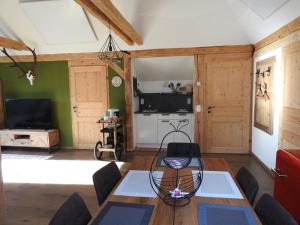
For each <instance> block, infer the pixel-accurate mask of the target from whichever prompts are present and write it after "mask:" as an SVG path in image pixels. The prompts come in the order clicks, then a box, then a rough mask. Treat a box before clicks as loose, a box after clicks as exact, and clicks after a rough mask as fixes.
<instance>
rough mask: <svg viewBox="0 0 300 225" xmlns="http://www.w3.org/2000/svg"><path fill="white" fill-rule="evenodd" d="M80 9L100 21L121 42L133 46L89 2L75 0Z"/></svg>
mask: <svg viewBox="0 0 300 225" xmlns="http://www.w3.org/2000/svg"><path fill="white" fill-rule="evenodd" d="M75 2H77V3H78V4H79V5H80V6H81V7H82V8H84V9H85V10H86V11H88V12H89V13H91V14H92V15H93V16H94V17H96V18H97V19H98V20H100V21H101V23H103V24H104V25H105V26H106V27H107V28H109V27H110V28H111V30H112V31H113V32H115V33H116V35H118V36H119V37H120V38H121V39H122V40H123V41H125V42H126V43H127V44H128V45H133V41H132V40H131V39H130V38H129V37H128V35H127V34H125V33H124V32H123V31H122V30H121V29H120V28H119V27H118V26H116V25H115V24H114V23H112V22H110V23H109V21H110V20H109V19H108V18H107V16H106V15H105V14H104V13H103V12H101V11H100V10H99V9H98V7H96V6H95V5H94V4H93V3H92V2H91V1H90V0H75Z"/></svg>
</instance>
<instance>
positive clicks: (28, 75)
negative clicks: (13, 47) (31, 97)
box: [0, 47, 37, 86]
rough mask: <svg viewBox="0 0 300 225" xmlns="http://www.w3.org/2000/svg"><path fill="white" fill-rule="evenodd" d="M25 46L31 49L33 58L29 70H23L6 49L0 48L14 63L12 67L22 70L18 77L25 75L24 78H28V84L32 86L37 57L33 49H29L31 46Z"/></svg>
mask: <svg viewBox="0 0 300 225" xmlns="http://www.w3.org/2000/svg"><path fill="white" fill-rule="evenodd" d="M27 48H28V50H29V51H31V53H32V55H33V60H34V61H33V63H32V66H31V68H30V69H29V70H25V69H24V68H23V67H22V66H21V65H20V64H19V63H18V62H16V61H15V60H14V58H13V57H11V56H10V55H9V54H8V52H7V51H6V49H5V48H3V49H0V50H1V52H3V54H5V55H6V56H7V57H8V58H10V60H11V61H12V62H13V63H14V64H13V66H14V67H17V68H19V69H20V70H21V71H22V73H23V74H22V75H21V76H19V77H20V78H21V77H26V78H27V79H28V80H29V82H30V85H31V86H32V85H33V82H34V79H35V77H36V75H35V66H36V64H37V57H36V53H35V49H31V48H29V47H27Z"/></svg>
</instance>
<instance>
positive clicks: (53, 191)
mask: <svg viewBox="0 0 300 225" xmlns="http://www.w3.org/2000/svg"><path fill="white" fill-rule="evenodd" d="M2 153H3V154H22V155H25V154H27V155H46V156H47V155H49V154H48V153H47V152H46V151H43V150H36V149H26V150H22V151H21V150H15V149H7V150H3V152H2ZM52 155H53V157H52V158H51V159H49V160H71V161H72V160H74V161H75V160H91V161H96V160H95V159H94V158H93V152H92V150H58V151H56V152H55V153H53V154H52ZM134 155H142V156H144V157H153V152H143V151H140V152H135V153H128V154H127V155H126V156H124V157H123V159H122V160H123V161H125V162H127V163H126V164H125V165H124V166H123V167H122V168H121V172H122V173H125V172H126V171H127V168H128V166H129V164H128V163H130V162H131V160H132V158H133V156H134ZM203 157H220V158H224V159H225V160H226V161H227V163H228V164H229V166H230V168H231V170H232V171H233V173H234V174H235V173H236V172H237V171H238V169H239V168H240V167H241V166H245V167H246V168H248V169H249V170H250V171H251V172H252V173H253V174H254V175H255V176H256V178H257V180H258V183H259V186H260V190H259V193H258V198H259V197H260V196H261V195H262V193H265V192H267V193H270V194H272V193H273V178H272V177H271V176H270V175H269V174H268V173H266V171H265V170H264V168H263V167H262V166H261V165H260V164H259V163H258V162H257V161H256V160H255V159H254V158H253V157H252V156H251V155H238V154H231V155H226V154H207V155H203ZM111 159H113V157H112V155H111V154H109V153H106V154H105V155H104V160H111ZM36 169H37V170H38V168H36ZM3 173H5V171H3ZM57 176H60V174H57ZM73 192H79V193H80V194H81V195H82V197H83V199H84V200H85V202H86V203H87V206H88V208H89V210H90V212H91V213H92V214H94V213H96V212H97V209H98V204H97V199H96V194H95V190H94V187H93V186H92V185H66V184H63V185H61V184H57V185H56V184H24V183H21V184H20V183H4V193H5V200H6V201H5V202H6V212H5V221H6V222H5V224H6V225H21V224H22V225H27V224H28V225H39V224H48V222H49V220H50V218H51V217H52V216H53V214H54V213H55V211H56V210H57V209H58V208H59V207H60V206H61V204H62V203H63V202H64V201H65V199H66V198H67V197H68V196H70V195H71V194H72V193H73Z"/></svg>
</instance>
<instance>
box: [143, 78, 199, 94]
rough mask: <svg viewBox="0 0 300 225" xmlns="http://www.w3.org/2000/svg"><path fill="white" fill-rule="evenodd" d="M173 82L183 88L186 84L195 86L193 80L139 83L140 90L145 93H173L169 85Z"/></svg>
mask: <svg viewBox="0 0 300 225" xmlns="http://www.w3.org/2000/svg"><path fill="white" fill-rule="evenodd" d="M170 82H172V83H174V84H177V83H178V82H179V83H181V87H182V86H184V85H185V84H193V81H192V80H168V81H139V82H138V83H139V89H140V91H142V92H143V93H171V92H172V90H171V89H170V88H169V87H168V84H169V83H170Z"/></svg>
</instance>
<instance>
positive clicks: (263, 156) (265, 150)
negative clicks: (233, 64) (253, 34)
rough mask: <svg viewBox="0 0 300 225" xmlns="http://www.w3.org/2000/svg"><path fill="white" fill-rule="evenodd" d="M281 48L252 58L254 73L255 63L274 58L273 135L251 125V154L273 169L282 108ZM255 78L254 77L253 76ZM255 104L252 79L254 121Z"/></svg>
mask: <svg viewBox="0 0 300 225" xmlns="http://www.w3.org/2000/svg"><path fill="white" fill-rule="evenodd" d="M281 52H282V50H281V48H279V49H276V50H274V51H272V52H269V53H266V54H264V55H262V56H259V57H256V58H254V71H253V74H255V72H256V62H257V61H260V60H263V59H266V58H269V57H272V56H276V70H275V73H274V89H273V90H274V115H273V116H274V120H273V121H274V124H273V126H274V127H273V135H269V134H267V133H266V132H264V131H262V130H260V129H258V128H256V127H254V122H253V124H252V153H253V154H254V155H256V156H257V157H258V158H259V159H260V160H261V161H262V162H263V163H264V164H265V165H266V166H267V167H269V168H274V167H275V161H276V151H277V150H278V147H279V119H280V113H281V108H282V73H281V54H282V53H281ZM255 77H256V76H255ZM254 104H255V79H253V113H252V115H253V118H252V121H254Z"/></svg>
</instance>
